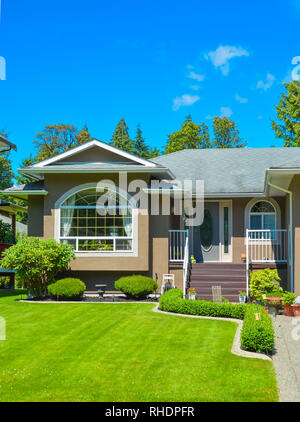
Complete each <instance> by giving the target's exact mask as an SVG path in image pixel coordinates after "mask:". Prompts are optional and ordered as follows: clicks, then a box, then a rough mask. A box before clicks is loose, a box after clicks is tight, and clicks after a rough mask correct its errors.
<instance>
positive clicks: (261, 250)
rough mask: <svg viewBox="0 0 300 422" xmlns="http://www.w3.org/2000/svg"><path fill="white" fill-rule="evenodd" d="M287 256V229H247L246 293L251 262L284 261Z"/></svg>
mask: <svg viewBox="0 0 300 422" xmlns="http://www.w3.org/2000/svg"><path fill="white" fill-rule="evenodd" d="M288 257H289V231H288V230H287V229H276V230H249V229H247V232H246V270H247V295H248V292H249V268H250V264H251V263H264V264H268V263H275V262H276V263H285V262H288Z"/></svg>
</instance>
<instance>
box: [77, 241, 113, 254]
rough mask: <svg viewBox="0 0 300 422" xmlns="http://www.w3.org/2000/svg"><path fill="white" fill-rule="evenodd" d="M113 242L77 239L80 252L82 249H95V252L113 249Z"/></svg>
mask: <svg viewBox="0 0 300 422" xmlns="http://www.w3.org/2000/svg"><path fill="white" fill-rule="evenodd" d="M113 249H114V243H113V240H110V239H109V240H105V239H103V240H98V239H95V240H91V239H89V240H79V241H78V250H79V251H80V252H84V251H89V252H90V251H95V252H109V251H113Z"/></svg>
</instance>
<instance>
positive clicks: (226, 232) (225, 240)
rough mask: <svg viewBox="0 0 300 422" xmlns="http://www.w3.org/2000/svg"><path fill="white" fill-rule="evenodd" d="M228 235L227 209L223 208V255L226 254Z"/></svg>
mask: <svg viewBox="0 0 300 422" xmlns="http://www.w3.org/2000/svg"><path fill="white" fill-rule="evenodd" d="M228 243H229V233H228V207H224V253H228Z"/></svg>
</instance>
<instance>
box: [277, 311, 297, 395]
mask: <svg viewBox="0 0 300 422" xmlns="http://www.w3.org/2000/svg"><path fill="white" fill-rule="evenodd" d="M273 324H274V328H275V353H274V355H273V363H274V367H275V371H276V375H277V385H278V388H279V399H280V401H281V402H300V318H291V317H287V316H284V315H277V316H276V318H274V319H273Z"/></svg>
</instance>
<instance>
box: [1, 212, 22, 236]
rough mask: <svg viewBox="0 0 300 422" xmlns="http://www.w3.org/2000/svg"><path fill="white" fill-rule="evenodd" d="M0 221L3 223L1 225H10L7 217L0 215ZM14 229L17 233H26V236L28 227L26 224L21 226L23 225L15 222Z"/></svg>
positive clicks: (9, 219)
mask: <svg viewBox="0 0 300 422" xmlns="http://www.w3.org/2000/svg"><path fill="white" fill-rule="evenodd" d="M0 220H1V221H3V223H6V224H11V223H12V222H11V218H10V217H7V216H5V215H2V214H0ZM16 229H17V232H19V233H26V234H27V230H28V227H27V226H26V224H23V223H20V222H19V221H16Z"/></svg>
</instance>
